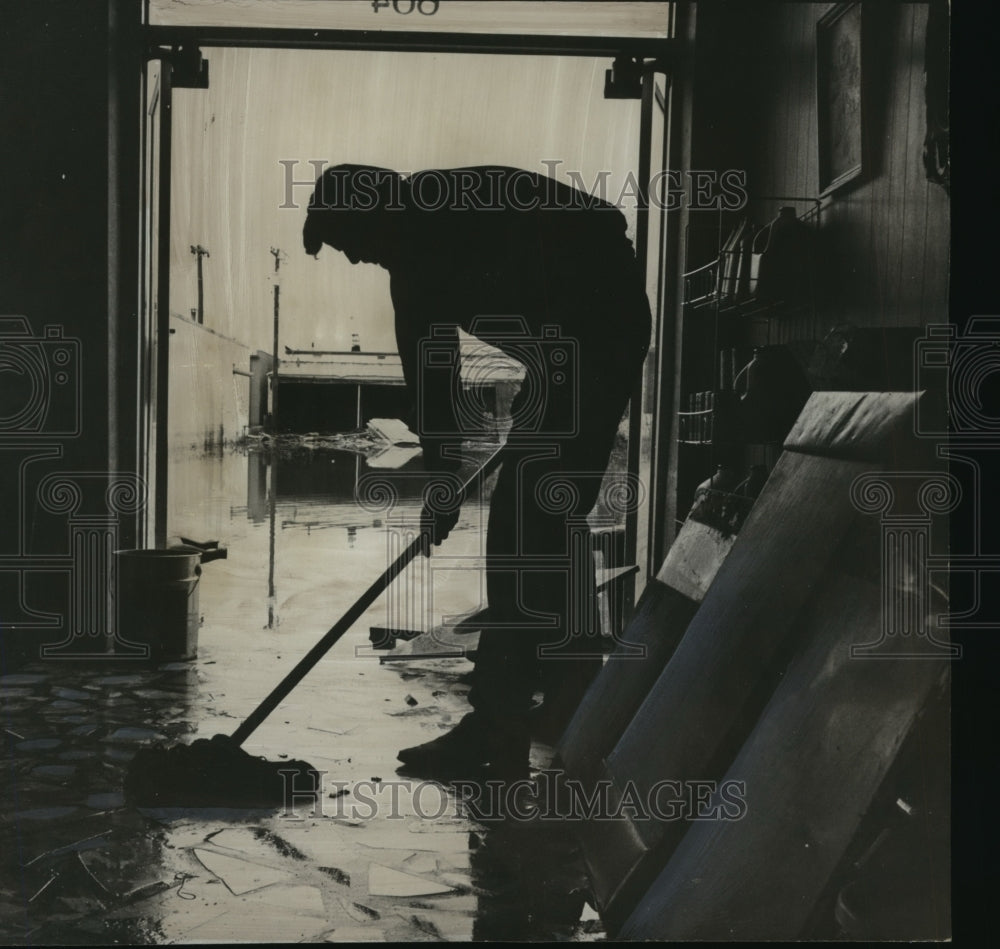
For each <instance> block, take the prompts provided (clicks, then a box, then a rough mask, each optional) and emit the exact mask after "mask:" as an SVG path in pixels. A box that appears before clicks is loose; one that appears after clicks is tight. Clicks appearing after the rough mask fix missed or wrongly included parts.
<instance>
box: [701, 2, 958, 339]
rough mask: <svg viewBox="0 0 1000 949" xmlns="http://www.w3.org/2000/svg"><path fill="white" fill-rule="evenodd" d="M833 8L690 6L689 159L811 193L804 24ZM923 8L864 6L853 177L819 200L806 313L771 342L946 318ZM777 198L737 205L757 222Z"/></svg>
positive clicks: (945, 217) (812, 26)
mask: <svg viewBox="0 0 1000 949" xmlns="http://www.w3.org/2000/svg"><path fill="white" fill-rule="evenodd" d="M832 6H833V5H832V4H814V3H777V2H767V3H747V4H739V5H736V4H721V3H720V4H715V3H709V4H699V5H698V17H699V27H700V28H702V34H701V36H700V37H699V46H698V65H697V73H696V87H695V91H696V109H698V110H700V113H701V117H700V121H699V123H698V124H697V126H696V128H695V142H694V155H696V156H697V161H698V162H700V163H701V165H702V166H703V167H719V168H722V167H734V166H735V167H743V168H745V169H746V172H747V176H748V185H749V188H748V190H749V192H750V196H751V198H752V199H755V198H756V197H757V196H761V195H801V196H803V197H809V196H815V195H817V193H818V167H817V166H818V157H817V156H818V149H817V143H816V52H815V51H816V23H817V21H818V20H819V19H820V18H821V17H822V16H823V15H824V14H825V13H826V12H827V11H828V10H829V9H830V8H831V7H832ZM927 13H928V9H927V5H926V4H920V3H913V4H911V3H867V4H865V10H864V14H865V24H864V30H865V35H864V43H865V47H866V56H867V60H866V63H865V66H866V75H865V102H864V119H863V121H864V122H865V127H864V133H865V139H866V146H865V147H866V154H865V156H864V161H865V171H864V173H863V174H862V176H861V177H860V178H858V179H855V181H853V182H851V183H849V184H848V185H846V186H844V188H843V189H841V190H840V191H838V192H836V193H835V194H834V195H833V196H832V197H830V198H828V199H824V202H823V206H822V208H821V211H820V218H819V220H820V226H819V233H818V238H819V240H818V248H819V255H820V256H819V260H820V275H819V282H818V289H817V304H816V308H815V314H814V315H813V316H808V317H802V318H800V319H796V320H791V321H788V322H786V323H782V324H781V325H780V326H778V327H776V328H775V329H776V332H775V333H773V334H772V341H774V342H779V341H784V340H787V339H802V338H813V339H815V338H819V337H822V336H823V335H824V334H825V333H826V331H827V330H828V329H829V328H830V327H831V326H833V325H835V324H840V323H853V324H855V325H857V326H866V327H867V326H889V327H892V326H919V325H925V324H928V323H938V322H944V321H945V320H946V319H947V317H948V255H949V221H950V207H949V199H948V196H947V194H946V193H945V192H944V191H943V189H942V188H941V187H939V186H938V185H935V184H931V183H929V182H928V181H927V180H926V177H925V174H924V168H923V163H922V158H921V153H922V146H923V138H924V133H925V119H924V108H925V106H924V71H923V70H924V42H925V31H926V24H927ZM692 160H693V161H695V159H694V158H693V159H692ZM734 163H736V164H735V165H734ZM783 203H785V202H781V201H771V202H765V201H757V200H752V201H751V204H750V206H749V209H748V210H749V213H750V214H751V215H752V217H753V218H754V219H755V220H757V221H758V222H760V223H763V222H766V221H767V220H770V219H771V218H772V217H773V216H774V215H775V214H776V213H777V211H778V208H779V207H780V206H781V204H783ZM795 206H796V207H797V208H798V209H799V210H800V212H802V211H805V210H807V209H808V208H809V205H808V204H807V203H797V204H796V205H795Z"/></svg>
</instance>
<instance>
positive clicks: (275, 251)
mask: <svg viewBox="0 0 1000 949" xmlns="http://www.w3.org/2000/svg"><path fill="white" fill-rule="evenodd" d="M271 256H272V257H273V258H274V341H273V346H272V351H273V362H272V366H271V430H272V431H271V434H272V435H274V434H276V433H277V428H276V426H277V424H278V364H279V359H278V308H279V301H280V299H281V285H280V284H279V283H278V268H279V267H280V266H281V261H282V260H283V259H284V256H285V255H284V254H283V253H282V251H281V248H279V247H272V248H271Z"/></svg>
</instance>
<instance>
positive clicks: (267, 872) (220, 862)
mask: <svg viewBox="0 0 1000 949" xmlns="http://www.w3.org/2000/svg"><path fill="white" fill-rule="evenodd" d="M194 855H195V856H196V857H197V858H198V861H199V862H200V863H201V865H202V866H203V867H204V868H205V869H206V870H208V871H209V872H211V873H214V874H215V875H216V876H217V877H218V878H219V879H220V880H221V881H222V882H223V883H224V884H225V885H226V889H228V890H229V892H230V893H232V894H233V895H234V896H241V895H242V894H243V893H249V892H251V891H252V890H259V889H260V888H261V887H264V886H270V885H271V884H272V883H283V882H285V881H287V880H290V879H292V875H291V874H290V873H286V872H285V871H284V870H275V869H274V868H273V867H265V866H262V865H261V864H259V863H251V862H250V861H249V860H243V859H242V858H240V857H227V856H226V855H225V854H221V853H216V852H215V851H214V850H200V849H195V851H194Z"/></svg>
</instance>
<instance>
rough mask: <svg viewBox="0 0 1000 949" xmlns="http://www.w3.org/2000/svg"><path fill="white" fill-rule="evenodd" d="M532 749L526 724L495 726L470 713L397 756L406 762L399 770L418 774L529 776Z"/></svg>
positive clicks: (452, 777)
mask: <svg viewBox="0 0 1000 949" xmlns="http://www.w3.org/2000/svg"><path fill="white" fill-rule="evenodd" d="M504 726H506V727H504ZM530 748H531V739H530V736H529V735H528V731H527V728H526V727H519V728H511V727H510V723H509V722H505V723H502V724H501V725H499V726H492V725H490V724H487V723H486V721H485V720H484V718H483V716H482V715H480V714H479V713H477V712H470V713H469V714H468V715H466V716H465V717H464V718H462V719H461V720H460V721H459V723H458V724H457V725H456V726H455V727H454V728H453V729H452V730H451V731H449V732H446V733H445V734H444V735H441V737H440V738H435V739H434V740H433V741H428V742H425V743H424V744H422V745H414V746H413V747H412V748H404V749H402V751H400V752H399V753H398V754H397V756H396V757H397V758H398V759H399V760H400V761H401V762H402V763H403V767H402V768H401V769H399V770H400V771H403V772H405V773H406V774H409V775H413V776H415V777H429V778H437V779H441V780H449V781H450V780H458V779H478V780H481V779H483V778H488V777H490V776H497V777H500V776H502V777H504V778H506V777H507V776H513V775H516V776H517V777H522V776H527V774H528V773H529V771H528V752H529V750H530Z"/></svg>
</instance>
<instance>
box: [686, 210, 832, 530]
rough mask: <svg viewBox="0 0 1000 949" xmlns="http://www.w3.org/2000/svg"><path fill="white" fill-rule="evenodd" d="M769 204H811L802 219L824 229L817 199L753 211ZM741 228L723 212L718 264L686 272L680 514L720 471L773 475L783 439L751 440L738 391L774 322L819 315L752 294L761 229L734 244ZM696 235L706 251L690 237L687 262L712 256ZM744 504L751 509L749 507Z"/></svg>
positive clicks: (809, 303)
mask: <svg viewBox="0 0 1000 949" xmlns="http://www.w3.org/2000/svg"><path fill="white" fill-rule="evenodd" d="M763 202H768V203H770V204H772V205H776V204H778V203H782V204H785V205H792V204H798V205H800V206H801V205H803V204H805V205H807V209H806V210H805V211H804V212H803V213H801V214H797V215H796V217H797V219H798V220H799V221H802V222H805V223H808V224H810V225H813V226H815V227H816V228H817V229H818V226H819V213H820V209H821V204H820V201H819V199H817V198H805V197H792V196H782V195H778V196H766V197H760V198H756V199H751V201H750V206H753V205H755V204H760V203H763ZM738 226H739V222H738V220H737V219H736V217H735V216H734V215H730V217H729V220H728V222H726V223H724V222H723V220H722V218H721V215H720V218H719V220H718V222H717V223H716V224H715V225H714V238H715V247H714V250H715V259H713V260H710V261H709V262H708V263H706V264H702V265H701V266H698V267H696V268H693V269H692V270H690V271H688V272H687V273H685V274H684V275H683V280H684V306H683V313H682V320H683V330H682V343H681V346H682V350H681V360H680V384H681V401H680V410H679V411H678V418H677V429H676V437H677V442H678V461H677V502H678V503H677V510H678V516H679V517H682V516H683V515H684V514H686V513H687V512H688V511H689V510H690V509H691V507H692V504H693V503H694V502H695V500H696V499H695V490H696V488H697V486H698V485H699V484H701V483H702V482H704V481H705V480H706V479H708V478H709V477H710V476H711V475H712V474H713V472H714V471H715V470H716V468H717V467H718V466H720V465H721V466H723V467H724V468H731V469H735V470H736V471H737V472H740V473H741V474H740V480H742V478H743V477H745V476H746V474H747V472H748V470H749V468H750V466H752V465H763V466H764V467H765V468H766V469H767V470H770V468H771V467H772V466H773V465H774V463H775V461H776V460H777V457H778V454H779V453H780V448H781V446H780V442H777V441H761V440H753V439H752V438H748V437H747V433H746V431H745V430H743V428H744V427H743V420H742V418H741V409H742V408H743V406H742V405H741V402H740V394H741V388H742V386H743V385H744V384H745V379H744V378H743V374H744V370H745V369H746V368H747V367H748V366H749V363H750V362H751V360H752V359H753V355H754V351H755V350H756V349H758V348H759V347H765V346H769V345H771V343H772V326H773V324H774V323H775V321H778V320H788V319H794V318H796V317H797V316H803V315H808V314H811V313H813V312H814V311H815V307H814V303H813V300H812V299H811V297H810V298H809V299H796V300H794V301H790V300H784V299H776V298H773V299H767V300H761V299H758V298H757V297H756V296H755V295H754V293H753V291H754V290H755V289H756V286H755V280H756V277H757V272H756V270H755V268H754V267H753V266H752V265H753V264H754V263H755V262H754V261H753V255H752V240H753V237H754V236H755V235H756V234H757V233H759V229H758V228H756V227H755V226H754V225H752V224H750V225H748V226H747V227H746V228H745V229H744V231H743V236H742V238H741V239H740V240H738V241H736V243H735V246H732V244H731V241H730V240H726V236H727V230H726V229H727V228H730V229H735V228H736V227H738ZM765 226H766V225H765ZM729 234H730V236H731V234H732V230H730V231H729ZM698 236H699V237H701V241H700V248H694V247H693V246H692V245H693V244H695V243H697V242H695V241H693V240H692V235H691V234H690V232H689V234H688V248H689V257H688V259H692V257H695V255H699V254H700V256H702V258H704V256H707V253H706V248H707V247H708V246H709V245H708V243H707V242H706V240H705V236H706V232H702V233H701V234H700V235H698ZM727 248H728V249H727ZM735 255H738V259H736V256H735ZM730 258H732V259H730ZM695 259H696V257H695ZM711 493H712V494H725V493H726V492H714V491H713V492H711ZM701 501H702V502H703V501H704V498H702V499H701ZM713 505H714V507H715V508H719V507H720V506H721V507H724V506H725V503H724V499H715V500H714V501H713V502H712V504H711V505H709V507H710V508H712V507H713ZM730 506H731V505H730ZM744 507H746V510H749V505H744ZM745 513H746V511H744V515H745ZM726 520H727V519H726V518H725V517H723V521H726ZM737 520H738V519H737ZM729 521H732V518H729ZM734 523H735V522H734ZM737 526H738V525H737Z"/></svg>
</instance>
